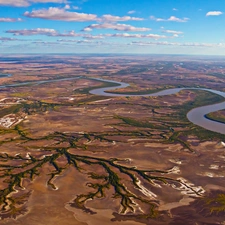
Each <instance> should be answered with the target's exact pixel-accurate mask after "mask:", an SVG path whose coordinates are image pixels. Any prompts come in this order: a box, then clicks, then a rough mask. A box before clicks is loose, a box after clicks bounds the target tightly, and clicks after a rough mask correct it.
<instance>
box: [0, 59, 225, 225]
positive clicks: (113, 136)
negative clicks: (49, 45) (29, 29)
mask: <svg viewBox="0 0 225 225" xmlns="http://www.w3.org/2000/svg"><path fill="white" fill-rule="evenodd" d="M9 62H10V63H9ZM0 69H1V70H0V72H1V73H2V74H12V76H11V77H3V78H1V79H0V82H1V85H6V84H15V83H21V82H27V83H26V84H24V85H21V86H5V87H1V91H0V107H1V110H0V125H1V127H0V133H1V135H0V144H1V145H0V190H1V191H0V204H1V211H0V217H1V221H0V223H2V224H8V225H11V224H23V225H25V224H32V225H39V224H55V225H61V224H66V225H72V224H73V225H74V224H92V225H95V224H99V223H101V224H104V225H107V224H118V225H120V224H121V225H123V224H129V225H133V224H135V225H136V224H172V225H173V224H184V221H185V224H196V223H197V224H223V223H224V221H225V203H224V202H225V188H224V184H225V182H224V174H225V147H224V145H223V141H224V135H222V134H219V133H215V132H210V131H207V130H204V129H203V128H201V127H198V126H196V125H194V124H192V123H191V122H189V121H188V120H187V118H186V113H187V112H188V111H189V110H191V109H192V108H195V107H198V106H201V105H207V104H212V103H214V102H215V103H216V102H220V101H223V98H222V97H220V96H217V95H215V94H212V93H206V92H204V91H200V90H183V91H181V92H179V93H177V94H175V95H168V96H159V97H138V96H136V97H107V96H95V95H91V94H89V90H91V89H94V88H97V87H106V86H112V85H113V84H112V83H107V82H101V81H96V80H93V79H90V78H104V79H110V80H115V81H123V82H127V83H129V84H130V85H131V86H130V87H127V88H126V89H118V90H115V91H114V92H120V93H151V92H155V91H157V90H162V89H166V88H173V87H205V88H212V89H216V90H221V91H224V74H225V64H224V63H223V61H222V60H220V59H216V60H209V59H208V60H205V61H203V59H197V58H191V59H189V58H185V57H183V58H182V57H179V59H178V58H173V60H171V59H170V58H168V57H165V58H157V57H150V56H148V57H147V56H145V57H144V56H140V57H139V58H137V57H135V58H134V57H131V56H126V57H125V56H123V57H121V56H117V57H94V56H92V57H81V56H68V57H66V56H64V57H62V56H54V57H53V56H51V57H48V56H45V57H43V58H42V57H28V58H27V57H20V58H19V57H18V58H17V57H15V58H7V62H6V61H5V60H4V58H2V60H1V67H0ZM63 78H75V79H69V80H66V79H65V80H60V81H58V82H57V81H54V82H51V80H56V79H63ZM38 81H50V82H41V83H37V82H38Z"/></svg>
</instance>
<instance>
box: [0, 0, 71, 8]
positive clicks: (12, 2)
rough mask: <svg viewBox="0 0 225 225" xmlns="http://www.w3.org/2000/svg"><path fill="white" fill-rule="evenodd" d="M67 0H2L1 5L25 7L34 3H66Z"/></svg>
mask: <svg viewBox="0 0 225 225" xmlns="http://www.w3.org/2000/svg"><path fill="white" fill-rule="evenodd" d="M66 2H67V0H0V5H9V6H15V7H25V6H29V5H31V4H32V3H66Z"/></svg>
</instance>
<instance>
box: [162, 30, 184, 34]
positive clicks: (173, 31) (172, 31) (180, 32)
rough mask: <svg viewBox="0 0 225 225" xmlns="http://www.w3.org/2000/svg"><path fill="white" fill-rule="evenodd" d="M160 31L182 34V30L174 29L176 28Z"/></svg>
mask: <svg viewBox="0 0 225 225" xmlns="http://www.w3.org/2000/svg"><path fill="white" fill-rule="evenodd" d="M162 32H163V33H167V34H183V32H182V31H176V30H163V31H162Z"/></svg>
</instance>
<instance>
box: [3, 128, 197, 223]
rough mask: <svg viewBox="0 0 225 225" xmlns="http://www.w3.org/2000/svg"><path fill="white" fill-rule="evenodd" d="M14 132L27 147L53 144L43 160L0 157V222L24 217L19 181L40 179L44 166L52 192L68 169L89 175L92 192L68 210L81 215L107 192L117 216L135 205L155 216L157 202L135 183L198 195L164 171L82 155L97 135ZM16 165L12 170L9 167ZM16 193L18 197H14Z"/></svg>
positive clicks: (23, 194)
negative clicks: (42, 142) (117, 208)
mask: <svg viewBox="0 0 225 225" xmlns="http://www.w3.org/2000/svg"><path fill="white" fill-rule="evenodd" d="M15 131H16V132H18V134H19V137H18V138H17V140H14V141H19V140H24V141H26V142H27V143H29V141H31V140H32V141H35V140H36V141H38V140H44V139H47V140H55V141H57V143H56V144H55V146H52V147H43V146H42V147H41V151H42V152H43V153H46V152H48V155H46V156H44V157H41V158H40V157H35V156H33V155H32V154H29V157H26V156H23V155H21V154H17V155H16V156H12V155H10V154H7V153H1V154H0V162H1V164H0V171H1V175H0V178H1V179H2V180H3V182H4V183H5V184H6V185H5V188H3V189H1V190H0V205H1V211H0V215H1V218H2V219H5V218H9V217H13V218H16V217H17V216H18V215H21V214H24V213H25V212H26V211H27V209H26V202H27V199H28V198H29V196H30V192H29V191H26V189H24V188H23V185H22V183H23V179H27V180H30V181H32V180H33V179H34V178H35V177H36V176H38V175H40V173H41V168H42V167H43V166H44V165H46V164H48V165H49V166H50V171H51V172H50V173H48V176H49V180H48V182H47V183H48V185H49V186H51V187H52V188H53V189H56V187H55V185H54V183H53V179H54V178H55V177H56V176H57V175H60V174H63V173H64V172H65V171H66V170H67V169H68V168H69V167H70V166H73V167H75V168H76V170H77V172H80V173H82V172H84V171H85V173H87V172H88V171H89V172H88V174H89V178H90V182H89V183H87V186H88V187H90V188H91V189H92V191H90V192H89V193H86V194H82V195H78V196H77V197H76V198H75V199H74V201H73V203H71V206H73V207H77V208H80V209H83V210H84V211H87V212H91V211H90V210H89V209H87V208H86V207H85V202H86V201H87V200H89V199H95V198H103V197H104V196H105V195H106V194H107V190H108V189H109V188H113V190H114V198H119V199H120V204H121V206H122V211H121V213H124V212H126V210H131V211H133V210H134V208H135V201H137V202H139V203H140V204H147V205H148V206H149V207H150V211H149V213H148V215H149V216H152V217H155V216H156V212H157V202H156V201H154V200H149V199H148V198H146V197H145V196H144V195H142V193H141V187H140V186H139V180H144V181H146V182H149V183H152V184H154V182H157V183H162V184H167V185H171V186H173V185H175V186H179V185H184V186H186V187H187V188H188V189H189V190H190V191H191V192H193V193H195V194H196V195H199V193H198V192H196V191H195V190H194V189H193V188H192V187H188V186H187V185H186V184H184V183H182V182H181V181H180V180H176V179H173V178H171V177H170V176H169V175H168V174H167V171H160V170H141V169H138V168H134V167H129V166H124V165H120V164H119V161H121V160H119V159H116V158H111V159H104V158H101V157H92V156H87V155H82V149H85V146H84V145H83V146H81V145H80V144H78V142H79V141H80V140H81V139H82V140H89V139H99V135H98V134H91V135H90V134H89V135H88V136H87V134H76V133H75V134H69V135H68V134H64V133H59V132H55V133H53V134H50V135H48V136H44V137H42V138H39V139H35V138H32V137H30V136H28V135H27V134H26V132H25V131H23V130H22V129H21V127H19V126H16V127H15ZM61 143H67V144H68V145H69V147H67V148H62V147H57V145H58V144H61ZM71 149H77V151H78V153H77V154H72V153H70V150H71ZM62 160H63V161H64V165H63V166H62V164H61V165H59V164H58V161H62ZM15 163H16V166H13V165H14V164H15ZM93 166H98V167H100V168H102V172H101V173H96V172H95V170H94V168H93ZM124 176H126V177H127V179H129V180H130V181H129V182H130V184H131V185H133V186H134V187H135V188H136V189H137V190H139V194H137V193H134V192H133V191H131V190H130V188H129V187H127V186H125V184H124V181H123V179H124V178H123V177H124ZM15 190H18V192H19V193H16V192H15Z"/></svg>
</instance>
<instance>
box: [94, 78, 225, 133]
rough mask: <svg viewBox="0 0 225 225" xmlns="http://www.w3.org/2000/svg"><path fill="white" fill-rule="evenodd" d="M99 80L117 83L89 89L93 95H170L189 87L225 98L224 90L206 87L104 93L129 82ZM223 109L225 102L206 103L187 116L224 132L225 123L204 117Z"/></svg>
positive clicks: (191, 119) (210, 128)
mask: <svg viewBox="0 0 225 225" xmlns="http://www.w3.org/2000/svg"><path fill="white" fill-rule="evenodd" d="M96 80H99V81H104V82H113V83H116V84H118V86H113V87H107V88H98V89H94V90H91V91H90V94H94V95H102V96H108V97H116V96H117V97H121V96H125V97H132V96H163V95H171V94H176V93H178V92H179V91H181V90H185V89H189V90H203V91H208V92H211V93H214V94H217V95H220V96H222V97H224V98H225V92H222V91H216V90H212V89H206V88H172V89H166V90H163V91H159V92H156V93H152V94H145V95H137V94H135V95H129V94H115V93H106V91H107V92H108V91H112V90H115V89H118V88H125V87H128V86H129V84H127V83H123V82H117V81H112V80H104V79H96ZM222 109H225V102H221V103H217V104H213V105H207V106H202V107H198V108H194V109H192V110H191V111H189V112H188V114H187V118H188V120H189V121H190V122H192V123H194V124H196V125H198V126H200V127H203V128H205V129H207V130H210V131H214V132H217V133H221V134H225V124H224V123H219V122H216V121H213V120H209V119H207V118H206V117H205V115H206V114H208V113H210V112H215V111H218V110H222Z"/></svg>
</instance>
